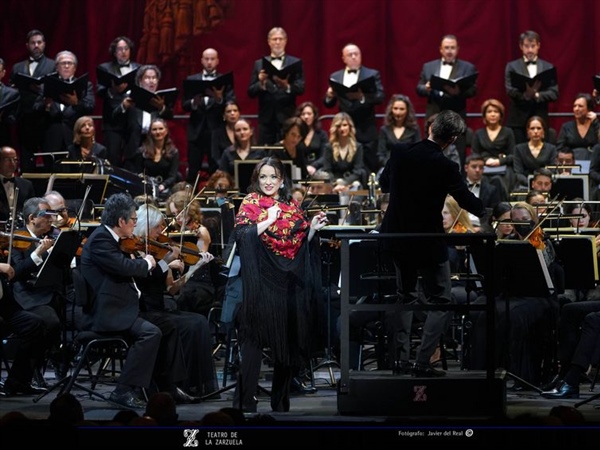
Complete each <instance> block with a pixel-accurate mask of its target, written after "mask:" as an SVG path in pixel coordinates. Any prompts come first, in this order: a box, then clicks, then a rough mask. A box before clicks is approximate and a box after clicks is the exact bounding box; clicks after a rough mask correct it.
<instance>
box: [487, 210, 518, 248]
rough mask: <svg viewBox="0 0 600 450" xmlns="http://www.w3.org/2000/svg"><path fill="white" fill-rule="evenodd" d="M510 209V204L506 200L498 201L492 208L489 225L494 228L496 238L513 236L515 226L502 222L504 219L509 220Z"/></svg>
mask: <svg viewBox="0 0 600 450" xmlns="http://www.w3.org/2000/svg"><path fill="white" fill-rule="evenodd" d="M511 210H512V205H511V204H510V203H508V202H500V203H498V204H497V205H496V206H494V209H493V210H492V216H491V217H490V222H491V223H490V225H491V226H492V228H494V229H495V230H496V236H497V237H498V239H512V238H513V237H514V232H515V228H514V227H513V226H512V225H510V224H506V223H503V222H505V221H508V222H510V211H511Z"/></svg>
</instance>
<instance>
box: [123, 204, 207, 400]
mask: <svg viewBox="0 0 600 450" xmlns="http://www.w3.org/2000/svg"><path fill="white" fill-rule="evenodd" d="M137 217H138V221H137V224H136V226H135V229H134V235H135V236H136V237H138V238H142V239H146V238H148V239H149V240H150V241H149V242H156V241H158V240H159V238H160V236H161V231H162V230H163V229H164V227H165V222H164V218H163V215H162V213H161V212H160V210H159V209H158V208H156V207H154V206H151V205H150V206H146V205H141V206H140V207H139V208H138V210H137ZM180 254H181V253H180V249H179V248H178V247H177V246H176V245H174V246H171V251H170V252H169V253H167V254H166V256H164V257H163V259H162V260H160V261H159V262H158V264H157V266H156V267H155V268H154V270H152V272H151V273H150V276H149V277H146V278H136V284H137V286H138V288H139V289H140V291H141V293H142V296H141V298H140V307H141V310H142V312H141V313H140V316H141V317H143V318H144V319H146V320H148V321H150V322H152V323H154V324H155V325H156V326H158V327H159V328H161V330H162V331H163V342H161V349H160V350H159V357H158V360H157V367H161V368H162V369H161V371H162V372H167V373H166V374H163V378H164V379H166V380H167V381H163V383H164V384H166V386H164V387H161V388H162V389H163V390H167V391H169V392H170V393H171V395H172V396H173V397H174V399H175V401H176V402H178V403H192V402H196V401H197V400H198V399H197V398H195V397H193V396H192V395H190V394H188V392H190V393H191V392H193V393H194V395H199V396H202V395H205V394H208V393H211V392H213V391H216V390H217V389H218V387H217V381H216V372H215V367H214V362H213V359H212V335H211V333H210V328H209V325H208V320H207V319H206V317H204V316H203V315H201V314H197V313H194V312H187V311H180V310H179V309H178V307H177V303H176V301H175V299H174V297H173V296H172V295H169V294H166V292H169V293H171V294H177V291H178V290H179V289H180V288H181V287H182V286H183V283H185V280H186V277H185V276H183V277H181V278H180V279H179V280H175V279H174V272H173V271H174V269H175V270H176V271H177V272H178V273H183V269H184V267H183V261H181V260H180V259H178V256H179V255H180ZM210 259H212V255H210V254H209V255H203V256H202V258H201V259H200V261H199V262H198V264H200V265H203V264H206V263H207V262H208V261H209V260H210ZM165 329H166V330H170V329H174V331H175V335H176V336H177V340H176V342H175V343H170V344H169V343H168V342H164V341H165V338H166V337H167V333H166V332H165ZM164 344H167V345H164ZM181 356H182V357H183V359H182V361H178V357H181ZM186 391H187V392H186Z"/></svg>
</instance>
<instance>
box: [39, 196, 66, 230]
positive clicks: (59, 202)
mask: <svg viewBox="0 0 600 450" xmlns="http://www.w3.org/2000/svg"><path fill="white" fill-rule="evenodd" d="M44 199H45V200H46V201H47V202H48V204H49V205H50V209H51V210H52V211H54V212H55V213H56V214H55V215H54V216H52V217H53V219H52V225H53V226H54V229H55V230H54V233H56V232H57V231H58V232H59V231H60V229H61V228H63V227H67V226H69V209H68V208H67V205H66V204H65V199H64V197H63V196H62V195H61V193H60V192H58V191H49V192H46V194H45V195H44Z"/></svg>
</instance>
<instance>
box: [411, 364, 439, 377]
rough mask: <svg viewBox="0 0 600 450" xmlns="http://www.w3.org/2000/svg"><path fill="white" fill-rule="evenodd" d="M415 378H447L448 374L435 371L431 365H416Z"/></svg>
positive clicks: (413, 369) (414, 366)
mask: <svg viewBox="0 0 600 450" xmlns="http://www.w3.org/2000/svg"><path fill="white" fill-rule="evenodd" d="M412 375H413V377H420V378H439V377H445V376H446V372H444V371H443V370H438V369H434V368H433V367H431V366H430V365H429V364H420V363H415V364H414V365H413V368H412Z"/></svg>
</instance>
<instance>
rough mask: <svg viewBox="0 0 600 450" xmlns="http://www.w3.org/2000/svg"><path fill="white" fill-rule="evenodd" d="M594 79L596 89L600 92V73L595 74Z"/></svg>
mask: <svg viewBox="0 0 600 450" xmlns="http://www.w3.org/2000/svg"><path fill="white" fill-rule="evenodd" d="M592 80H593V81H594V89H596V90H597V91H598V92H600V75H594V76H593V77H592Z"/></svg>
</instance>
